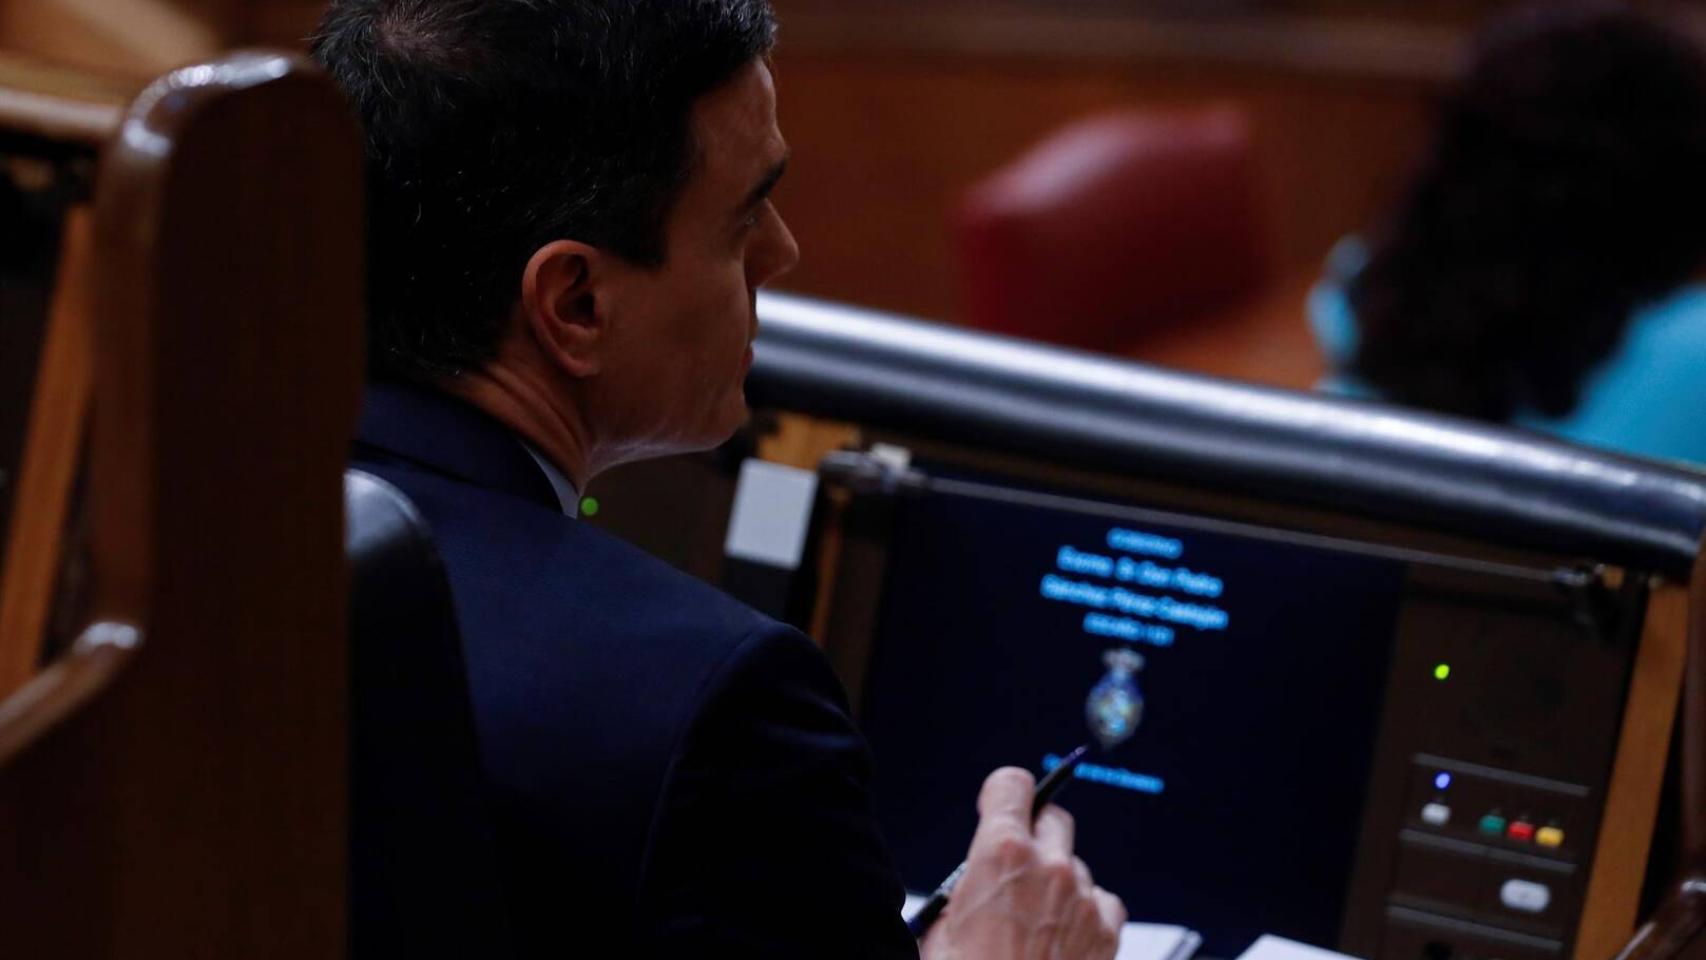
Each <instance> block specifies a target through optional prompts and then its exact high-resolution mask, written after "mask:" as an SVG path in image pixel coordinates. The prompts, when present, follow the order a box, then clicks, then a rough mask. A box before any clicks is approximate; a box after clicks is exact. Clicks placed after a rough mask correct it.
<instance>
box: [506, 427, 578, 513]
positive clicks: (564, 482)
mask: <svg viewBox="0 0 1706 960" xmlns="http://www.w3.org/2000/svg"><path fill="white" fill-rule="evenodd" d="M517 442H519V443H520V444H521V449H523V450H526V451H527V455H528V456H530V457H532V458H533V462H534V463H537V464H539V469H541V470H543V471H545V479H546V480H549V481H550V482H551V489H552V490H553V491H554V492H555V493H556V494H557V503H558V505H559V506H561V507H562V508H563V516H565V517H578V516H580V512H581V495H580V494H579V493H578V492H576V491H575V485H574V484H572V483H570V482H569V478H568V477H565V476H563V471H561V470H558V469H557V468H556V467H555V466H553V465H552V464H551V461H549V460H547V459H545V458H544V457H543V456H541V455H540V453H539V451H537V450H535V449H533V445H532V444H530V443H528V442H527V441H526V440H519V441H517Z"/></svg>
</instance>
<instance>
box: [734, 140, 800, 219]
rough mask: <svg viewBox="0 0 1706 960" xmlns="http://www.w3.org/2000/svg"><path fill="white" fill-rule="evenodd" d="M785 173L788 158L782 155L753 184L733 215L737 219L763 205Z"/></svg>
mask: <svg viewBox="0 0 1706 960" xmlns="http://www.w3.org/2000/svg"><path fill="white" fill-rule="evenodd" d="M787 172H788V156H787V155H784V156H783V157H782V159H780V160H778V161H776V164H775V165H774V166H772V167H771V168H770V169H769V170H767V171H765V173H764V176H763V177H762V178H760V179H759V181H758V182H757V183H755V184H753V187H752V189H751V190H748V191H747V193H746V199H744V200H742V201H741V203H740V206H739V207H737V208H736V210H735V215H736V216H737V217H738V216H745V215H746V214H747V213H748V212H749V211H751V210H752V209H753V208H754V207H756V206H758V205H759V204H761V203H763V202H764V201H765V199H766V198H767V197H769V196H770V191H771V190H774V189H775V188H776V182H777V181H778V180H781V179H782V174H784V173H787Z"/></svg>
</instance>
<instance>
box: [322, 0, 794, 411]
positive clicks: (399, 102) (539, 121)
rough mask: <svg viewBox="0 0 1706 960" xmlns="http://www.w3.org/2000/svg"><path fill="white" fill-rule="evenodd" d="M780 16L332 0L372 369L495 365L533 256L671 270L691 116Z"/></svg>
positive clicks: (722, 5) (509, 2)
mask: <svg viewBox="0 0 1706 960" xmlns="http://www.w3.org/2000/svg"><path fill="white" fill-rule="evenodd" d="M775 29H776V28H775V19H774V16H773V14H772V12H771V8H770V3H769V0H333V3H332V5H331V8H330V9H329V10H328V11H327V13H326V16H325V18H324V19H323V20H322V21H321V25H320V30H319V33H318V35H317V36H316V37H315V39H314V42H313V52H314V56H315V58H316V59H317V60H319V61H320V62H321V63H322V64H324V65H325V67H326V68H327V69H328V70H329V71H330V72H331V74H332V77H333V79H334V80H336V81H337V83H338V85H339V86H340V87H341V88H342V89H343V90H344V92H345V94H346V95H347V96H348V98H349V100H350V102H351V103H352V105H353V106H354V108H355V110H356V111H357V113H358V114H359V117H360V120H361V123H362V125H363V128H364V129H365V131H366V134H367V153H368V169H369V176H368V182H369V198H368V202H369V242H368V250H369V257H370V260H369V266H368V277H369V281H368V283H369V292H368V307H369V318H368V347H369V366H370V367H371V369H372V371H373V373H374V374H375V375H376V376H389V377H401V378H408V379H417V380H431V379H436V378H440V377H444V376H447V375H452V374H456V373H459V372H462V371H465V370H468V369H470V368H473V367H477V366H478V365H480V364H481V363H483V362H484V361H486V360H489V359H490V358H491V357H492V355H493V352H494V350H495V348H496V345H497V341H498V337H499V335H500V333H501V332H502V329H503V326H504V323H505V320H506V319H507V317H508V316H509V312H510V310H511V308H512V306H513V304H514V301H515V297H516V295H517V291H518V289H519V287H520V280H521V275H522V271H523V269H524V268H525V267H526V264H527V259H528V258H529V257H530V256H532V254H533V252H534V251H535V250H537V249H539V248H540V247H541V246H544V245H545V244H547V243H550V242H552V241H553V240H558V239H565V238H566V239H573V240H578V241H581V242H583V243H588V244H591V245H593V246H596V247H599V248H602V249H606V250H609V251H611V252H612V253H615V254H617V255H619V256H621V257H623V258H626V259H628V260H631V261H633V262H636V263H639V264H641V265H645V266H657V265H660V264H661V263H662V262H663V258H664V248H665V242H664V230H665V223H666V221H667V219H668V216H669V212H670V209H671V207H672V206H673V204H674V201H675V199H676V197H677V195H678V194H679V193H680V191H681V188H682V186H683V184H685V183H686V181H687V179H688V176H689V174H690V172H691V169H692V165H693V162H694V145H693V143H692V135H691V126H690V121H691V116H692V108H693V104H694V102H695V101H696V100H698V99H699V97H701V96H702V95H704V94H706V93H708V92H710V91H711V90H713V89H715V88H716V87H718V86H721V85H722V84H723V83H724V82H726V81H727V80H728V79H730V78H731V77H732V76H733V75H734V74H735V73H736V72H737V71H738V70H739V69H740V68H741V67H742V66H744V65H745V64H747V63H749V62H751V61H752V60H754V59H756V58H758V57H761V56H764V55H766V54H767V53H768V52H769V50H770V48H771V45H772V43H773V42H774V38H775Z"/></svg>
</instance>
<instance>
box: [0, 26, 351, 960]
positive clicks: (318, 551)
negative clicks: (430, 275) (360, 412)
mask: <svg viewBox="0 0 1706 960" xmlns="http://www.w3.org/2000/svg"><path fill="white" fill-rule="evenodd" d="M361 204H362V196H361V156H360V143H359V137H358V134H357V132H356V129H355V127H354V124H353V121H352V120H351V119H350V118H349V116H348V115H347V112H346V111H345V109H344V107H343V104H342V102H341V100H340V98H339V97H338V95H337V93H336V91H335V90H334V89H333V87H332V86H331V84H330V83H329V82H328V81H327V80H326V79H325V78H324V77H323V76H321V75H320V74H319V73H318V72H317V71H316V70H315V69H313V68H312V67H311V66H309V65H308V64H306V63H305V62H303V61H302V60H300V59H299V58H296V57H294V56H291V55H284V54H271V53H261V52H254V53H239V54H233V55H230V56H227V57H224V58H222V59H219V60H216V61H213V62H210V63H206V64H201V65H197V66H193V67H188V68H185V69H183V70H179V71H176V72H174V73H172V74H170V75H168V76H166V77H163V78H162V79H160V80H159V81H157V82H155V83H154V84H153V85H151V86H150V87H149V88H148V89H147V90H146V91H144V92H143V93H142V94H141V96H140V97H138V98H137V100H136V101H135V102H134V103H133V104H132V105H131V106H130V107H129V109H128V110H127V111H126V112H125V113H124V115H123V117H122V120H121V121H120V122H119V126H118V129H117V130H116V131H115V132H114V134H113V135H112V137H111V139H110V140H108V141H107V142H106V144H105V146H104V147H103V148H102V149H101V152H100V157H99V175H98V178H97V183H96V188H95V200H94V206H93V212H92V217H91V221H90V225H89V227H88V237H89V240H88V245H87V248H86V253H85V254H83V255H82V256H84V257H86V259H85V260H83V261H82V262H80V263H79V262H73V263H69V264H67V263H62V264H61V267H62V271H63V273H64V277H63V278H62V279H63V282H62V284H61V289H62V291H63V293H62V296H61V297H60V298H59V300H60V301H61V302H62V303H63V301H64V300H65V298H66V297H76V296H81V295H87V297H88V302H87V319H88V321H89V326H88V329H87V330H86V331H85V332H84V333H82V334H75V333H74V334H71V335H70V336H72V337H73V338H74V339H75V338H77V337H85V338H86V340H85V343H86V347H85V348H84V349H87V350H88V353H89V355H90V356H92V358H93V364H92V368H91V376H90V377H89V378H88V383H89V384H91V385H92V410H93V420H92V424H91V432H90V434H89V445H88V460H87V466H86V468H85V472H84V473H83V481H82V486H83V489H84V506H85V509H86V511H87V514H86V515H87V526H88V530H89V541H88V569H89V574H90V579H89V583H90V591H89V596H90V599H89V603H88V605H87V608H86V610H87V614H86V617H85V622H86V627H85V628H84V629H82V631H81V632H80V634H79V636H78V637H77V640H76V642H75V644H74V646H73V647H72V649H71V650H70V651H69V652H68V653H67V654H65V655H64V656H62V657H59V658H57V659H55V660H52V661H51V662H49V663H48V664H47V665H46V666H45V667H44V668H42V669H39V670H35V671H26V672H29V673H30V676H29V677H28V678H27V680H26V682H25V683H24V685H23V686H22V687H21V688H18V689H17V690H15V691H12V692H11V693H10V695H9V696H6V697H5V699H4V700H0V953H4V954H5V955H7V956H56V957H58V956H63V957H88V956H116V955H123V956H127V957H168V956H170V957H186V956H208V957H213V956H231V957H280V958H282V957H292V958H296V957H330V956H336V955H339V954H341V953H342V952H343V950H344V948H345V937H346V933H345V911H346V906H345V884H346V871H347V867H346V863H347V853H346V817H347V814H346V810H347V805H348V799H347V782H348V778H347V769H346V768H347V762H348V760H347V757H348V754H347V738H348V734H347V703H346V699H347V684H346V674H347V650H346V647H345V642H344V637H345V630H346V609H345V589H346V587H345V572H344V565H343V542H342V539H343V538H342V471H343V464H344V459H345V446H346V443H347V438H348V436H349V435H350V433H351V430H352V428H353V423H354V417H355V413H356V404H357V400H358V394H359V384H360V369H361V362H360V351H361V348H360V341H361V323H362V302H361V301H362V296H361V291H362V276H363V264H362V241H361V218H362V206H361ZM71 249H73V250H74V249H76V248H75V246H73V247H72V248H71ZM78 284H81V285H80V286H79V285H78ZM75 346H76V344H75V343H73V348H75ZM38 399H51V398H42V397H41V395H40V393H39V391H38ZM61 413H62V414H63V416H62V421H63V422H64V423H65V424H66V426H65V427H64V429H65V430H66V431H67V432H72V431H75V430H76V420H77V419H78V418H77V416H76V415H75V413H76V412H75V411H74V410H68V411H61ZM27 506H28V505H26V508H27ZM12 572H13V571H7V572H6V574H7V580H8V581H9V580H10V579H11V573H12ZM37 639H38V638H32V637H15V636H0V646H4V647H5V648H6V649H16V648H17V647H18V646H20V645H22V646H24V647H26V648H27V647H28V646H29V645H30V644H31V643H32V642H34V641H36V640H37Z"/></svg>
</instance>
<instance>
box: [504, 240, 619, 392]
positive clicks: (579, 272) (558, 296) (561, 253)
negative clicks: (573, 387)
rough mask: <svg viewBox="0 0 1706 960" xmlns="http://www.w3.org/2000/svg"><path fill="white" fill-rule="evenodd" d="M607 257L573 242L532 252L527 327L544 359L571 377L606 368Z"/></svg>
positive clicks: (524, 295)
mask: <svg viewBox="0 0 1706 960" xmlns="http://www.w3.org/2000/svg"><path fill="white" fill-rule="evenodd" d="M602 258H603V254H601V253H600V252H599V250H598V248H597V247H592V246H588V245H587V244H584V243H578V242H576V241H574V240H554V241H552V242H551V243H548V244H546V245H545V246H543V247H540V248H539V249H538V250H535V251H533V256H531V257H529V258H528V260H527V268H526V269H525V270H524V271H523V272H522V275H521V304H520V306H521V312H522V317H521V319H522V322H523V323H524V324H526V327H527V330H528V332H529V333H531V334H532V335H533V340H534V342H535V343H537V344H538V345H539V349H540V350H541V351H543V352H544V354H545V356H546V357H547V358H548V359H549V360H550V361H551V362H552V363H554V364H556V365H557V366H558V367H560V368H561V369H562V370H563V371H564V372H565V373H567V374H569V375H570V376H572V377H590V376H592V375H594V374H596V373H598V372H599V370H600V369H601V368H602V366H603V360H604V350H603V347H604V343H605V341H606V339H607V337H608V334H609V330H608V329H607V323H606V319H605V317H604V316H603V313H602V312H601V311H600V309H599V297H598V295H597V293H598V290H597V287H598V283H599V280H600V274H601V270H600V266H601V262H602Z"/></svg>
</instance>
